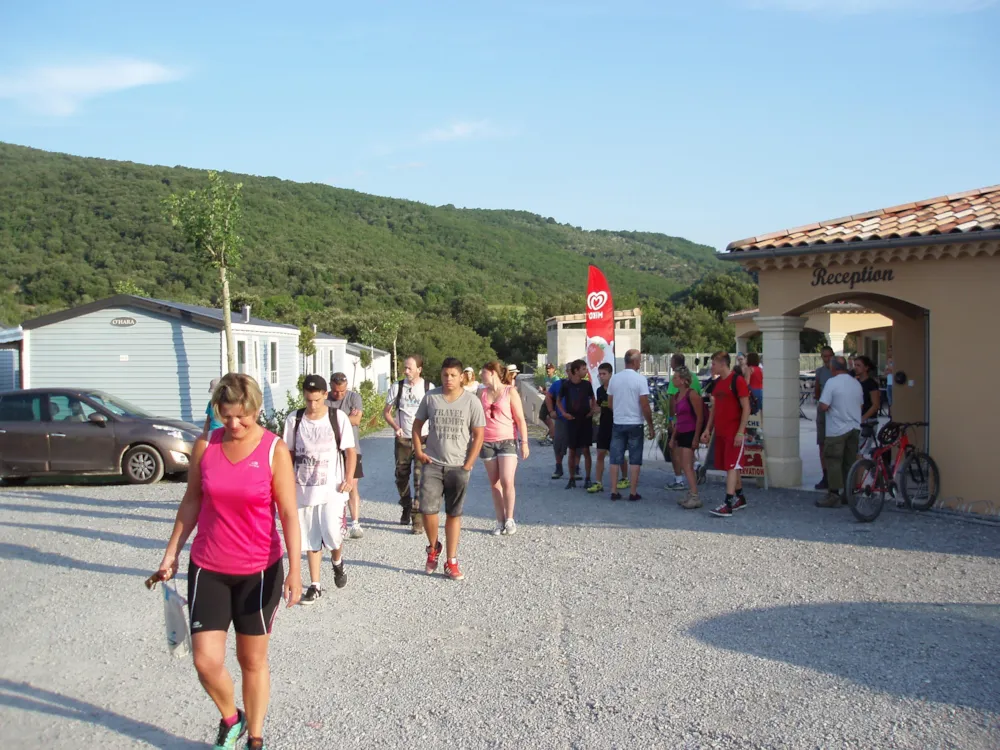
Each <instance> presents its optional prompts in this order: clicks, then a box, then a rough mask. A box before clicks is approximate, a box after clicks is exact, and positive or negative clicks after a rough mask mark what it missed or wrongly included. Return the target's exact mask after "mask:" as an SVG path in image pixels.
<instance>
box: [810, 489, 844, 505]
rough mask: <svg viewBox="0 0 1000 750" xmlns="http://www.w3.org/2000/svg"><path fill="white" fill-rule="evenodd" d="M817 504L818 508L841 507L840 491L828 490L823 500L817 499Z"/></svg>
mask: <svg viewBox="0 0 1000 750" xmlns="http://www.w3.org/2000/svg"><path fill="white" fill-rule="evenodd" d="M815 505H816V507H817V508H839V507H840V493H838V492H830V491H829V490H828V491H827V493H826V496H825V497H824V498H823V499H822V500H817V501H816V502H815Z"/></svg>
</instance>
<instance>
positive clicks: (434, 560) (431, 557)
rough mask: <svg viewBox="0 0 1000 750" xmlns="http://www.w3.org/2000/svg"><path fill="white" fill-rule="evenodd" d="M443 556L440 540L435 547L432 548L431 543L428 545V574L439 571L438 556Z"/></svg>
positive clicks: (425, 569) (426, 571) (426, 566)
mask: <svg viewBox="0 0 1000 750" xmlns="http://www.w3.org/2000/svg"><path fill="white" fill-rule="evenodd" d="M439 557H441V542H438V543H437V544H436V545H435V546H434V549H433V550H432V549H431V547H430V545H429V544H428V545H427V564H426V565H425V566H424V572H425V573H427V575H431V574H433V573H435V572H437V569H438V558H439Z"/></svg>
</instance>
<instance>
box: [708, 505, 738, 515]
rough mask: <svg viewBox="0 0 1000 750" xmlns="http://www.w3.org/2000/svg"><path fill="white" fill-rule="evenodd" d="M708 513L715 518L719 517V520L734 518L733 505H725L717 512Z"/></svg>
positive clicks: (717, 509)
mask: <svg viewBox="0 0 1000 750" xmlns="http://www.w3.org/2000/svg"><path fill="white" fill-rule="evenodd" d="M708 512H709V513H711V514H712V515H713V516H717V517H719V518H732V517H733V507H732V506H731V505H729V504H727V503H723V504H722V505H720V506H719V507H718V508H716V509H715V510H710V511H708Z"/></svg>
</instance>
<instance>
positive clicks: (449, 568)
mask: <svg viewBox="0 0 1000 750" xmlns="http://www.w3.org/2000/svg"><path fill="white" fill-rule="evenodd" d="M444 574H445V575H446V576H448V577H449V578H450V579H451V580H453V581H461V580H464V578H465V574H464V573H463V572H462V569H461V568H459V567H458V560H455V561H454V562H452V561H451V560H449V561H448V562H446V563H445V564H444Z"/></svg>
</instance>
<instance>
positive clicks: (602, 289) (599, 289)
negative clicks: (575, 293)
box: [586, 266, 615, 394]
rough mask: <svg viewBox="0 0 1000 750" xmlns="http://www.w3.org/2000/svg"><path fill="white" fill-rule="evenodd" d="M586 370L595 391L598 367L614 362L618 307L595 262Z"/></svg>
mask: <svg viewBox="0 0 1000 750" xmlns="http://www.w3.org/2000/svg"><path fill="white" fill-rule="evenodd" d="M586 360H587V371H588V372H589V373H590V383H591V385H592V386H593V388H594V393H595V394H596V393H597V389H598V387H599V386H600V381H599V380H598V379H597V368H598V367H600V366H601V363H602V362H609V363H610V364H611V368H612V370H614V366H615V307H614V303H613V302H612V301H611V288H610V287H609V286H608V280H607V279H606V278H604V274H603V273H601V270H600V269H599V268H597V267H596V266H591V267H590V276H589V279H588V280H587V356H586Z"/></svg>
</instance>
